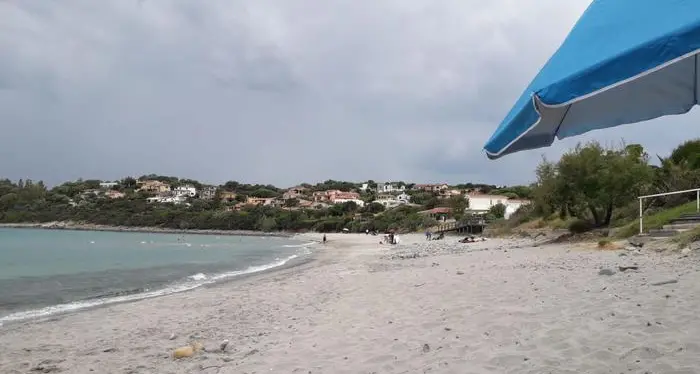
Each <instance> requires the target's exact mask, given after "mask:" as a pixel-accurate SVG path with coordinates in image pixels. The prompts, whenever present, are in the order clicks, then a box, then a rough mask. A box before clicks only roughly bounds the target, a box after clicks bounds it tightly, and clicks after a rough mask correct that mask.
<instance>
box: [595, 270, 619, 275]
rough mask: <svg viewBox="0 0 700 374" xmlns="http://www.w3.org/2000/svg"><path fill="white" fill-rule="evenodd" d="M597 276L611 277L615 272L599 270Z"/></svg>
mask: <svg viewBox="0 0 700 374" xmlns="http://www.w3.org/2000/svg"><path fill="white" fill-rule="evenodd" d="M598 275H607V276H611V275H615V271H614V270H611V269H600V271H599V272H598Z"/></svg>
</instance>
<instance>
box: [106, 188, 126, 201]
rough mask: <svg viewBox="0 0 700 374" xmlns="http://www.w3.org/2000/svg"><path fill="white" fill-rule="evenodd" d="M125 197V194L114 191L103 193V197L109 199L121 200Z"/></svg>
mask: <svg viewBox="0 0 700 374" xmlns="http://www.w3.org/2000/svg"><path fill="white" fill-rule="evenodd" d="M125 196H126V194H125V193H123V192H119V191H115V190H109V191H107V192H105V197H107V198H109V199H121V198H123V197H125Z"/></svg>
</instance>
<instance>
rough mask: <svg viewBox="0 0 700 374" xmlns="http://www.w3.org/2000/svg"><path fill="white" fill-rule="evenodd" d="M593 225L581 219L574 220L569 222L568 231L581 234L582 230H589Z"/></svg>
mask: <svg viewBox="0 0 700 374" xmlns="http://www.w3.org/2000/svg"><path fill="white" fill-rule="evenodd" d="M592 229H593V225H592V224H591V223H590V222H588V221H586V220H583V219H577V220H574V221H573V222H571V223H570V224H569V232H570V233H572V234H583V233H584V232H588V231H591V230H592Z"/></svg>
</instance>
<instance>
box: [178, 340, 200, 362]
mask: <svg viewBox="0 0 700 374" xmlns="http://www.w3.org/2000/svg"><path fill="white" fill-rule="evenodd" d="M203 350H204V346H203V345H202V343H200V342H197V341H195V342H192V343H191V344H190V345H186V346H184V347H180V348H177V349H175V350H174V351H173V358H174V359H176V360H177V359H181V358H187V357H192V356H194V355H195V354H196V353H198V352H200V351H203Z"/></svg>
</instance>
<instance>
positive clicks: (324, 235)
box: [323, 234, 326, 244]
mask: <svg viewBox="0 0 700 374" xmlns="http://www.w3.org/2000/svg"><path fill="white" fill-rule="evenodd" d="M323 244H326V234H323Z"/></svg>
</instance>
